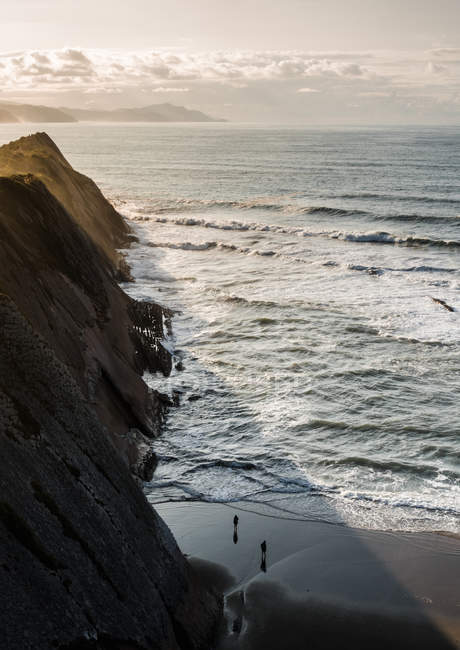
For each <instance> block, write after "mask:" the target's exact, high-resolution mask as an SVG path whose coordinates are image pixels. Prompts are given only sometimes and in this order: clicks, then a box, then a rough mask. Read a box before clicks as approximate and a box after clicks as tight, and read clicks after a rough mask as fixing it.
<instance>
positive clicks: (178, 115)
mask: <svg viewBox="0 0 460 650" xmlns="http://www.w3.org/2000/svg"><path fill="white" fill-rule="evenodd" d="M61 110H62V111H64V112H65V113H67V114H68V115H72V117H74V118H75V119H76V120H78V121H79V122H225V120H219V119H214V118H212V117H210V116H209V115H206V114H205V113H202V112H201V111H193V110H190V109H188V108H185V107H184V106H175V105H174V104H152V105H151V106H143V107H142V108H115V109H113V110H110V111H101V110H87V109H80V108H62V109H61Z"/></svg>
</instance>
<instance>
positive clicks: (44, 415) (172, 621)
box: [0, 134, 220, 650]
mask: <svg viewBox="0 0 460 650" xmlns="http://www.w3.org/2000/svg"><path fill="white" fill-rule="evenodd" d="M45 150H46V151H48V155H46V154H45ZM35 152H37V155H35ZM15 160H16V161H18V167H19V169H14V161H15ZM28 160H30V162H31V164H30V167H31V168H33V169H34V171H36V170H38V171H39V172H40V170H42V172H41V173H39V174H37V176H40V178H39V177H37V176H35V175H32V174H30V173H28V174H18V172H25V171H27V169H26V168H27V161H28ZM0 169H2V170H4V169H8V170H11V171H14V172H15V173H14V175H12V176H8V177H3V178H0V259H1V261H2V264H1V266H0V294H1V295H0V331H1V333H2V336H1V338H0V404H1V407H0V454H1V459H2V462H1V465H0V468H1V474H0V482H1V494H0V538H1V540H2V543H1V560H0V575H1V580H2V591H1V596H0V598H1V607H0V630H1V631H0V637H1V638H2V647H5V648H21V649H24V650H27V649H29V648H30V649H32V648H34V650H36V649H37V650H40V649H48V648H56V647H57V648H62V649H64V648H67V649H70V648H88V649H90V648H91V649H94V650H98V649H101V650H102V649H104V650H108V649H113V650H122V648H123V649H124V650H134V648H136V649H137V650H139V649H145V650H150V649H152V648H164V649H166V648H167V649H168V650H169V649H179V648H180V649H181V650H185V648H187V649H188V648H190V649H194V648H197V649H198V648H208V647H210V642H211V641H210V640H211V637H212V635H213V632H214V628H215V625H216V621H217V620H218V617H219V613H220V599H219V597H218V595H217V594H215V593H211V592H209V591H207V589H206V588H205V587H204V585H202V584H201V582H200V578H199V577H198V576H197V575H196V574H195V573H194V571H193V570H192V568H191V567H189V565H188V564H187V562H186V561H185V559H184V558H183V556H182V554H181V553H180V551H179V549H178V548H177V546H176V544H175V541H174V539H173V538H172V536H171V534H170V532H169V530H168V529H167V527H166V526H165V524H164V523H163V522H162V521H161V519H160V518H159V517H158V516H157V515H156V514H155V512H154V511H153V509H152V508H151V507H150V506H149V504H148V503H147V502H146V500H145V498H144V496H143V494H142V490H141V488H140V487H139V486H138V485H137V481H138V480H139V478H144V479H145V478H149V477H150V476H151V473H152V471H153V468H154V464H155V457H154V455H153V454H152V453H151V452H150V451H149V447H148V445H147V440H148V437H151V436H155V435H157V434H158V432H159V427H160V425H161V419H162V414H163V410H164V404H163V400H162V397H161V396H160V395H158V394H157V393H155V392H152V391H150V390H149V389H148V388H147V386H146V385H145V383H144V382H143V380H142V377H141V374H142V372H143V370H144V369H146V368H148V369H150V370H152V371H160V372H163V373H164V374H167V373H168V372H169V370H170V367H171V365H170V364H171V360H170V358H169V354H168V353H167V352H166V350H164V348H163V347H162V345H161V340H162V337H163V334H164V332H163V322H164V321H165V320H167V317H168V314H167V313H165V312H164V311H163V310H162V308H161V307H159V306H158V305H155V304H152V303H138V302H136V301H134V300H132V299H131V298H129V297H128V296H127V295H126V294H124V292H123V291H122V290H121V289H120V287H119V286H118V285H117V283H116V279H115V274H114V260H115V259H116V256H115V250H114V249H112V251H111V250H110V247H109V245H108V244H107V243H106V242H105V245H104V246H103V245H102V243H103V242H101V237H102V233H103V232H105V231H107V230H110V220H111V219H113V220H114V223H115V228H114V232H113V233H112V241H117V242H118V241H121V239H122V238H123V237H126V236H127V234H128V230H127V228H126V226H125V225H124V223H123V228H118V227H117V224H118V219H120V220H121V217H119V215H117V213H116V212H115V211H114V210H113V209H112V211H111V210H110V209H109V207H108V205H109V204H108V203H107V202H106V201H105V199H104V198H103V197H102V195H101V194H100V193H99V191H98V190H97V188H96V190H97V191H96V190H95V189H94V188H95V186H94V184H92V182H90V181H89V179H86V178H85V177H84V176H82V175H79V174H77V172H74V170H72V168H71V167H70V165H68V163H67V162H66V161H65V159H64V158H63V156H62V154H61V153H60V152H59V150H58V149H57V148H56V147H55V145H54V143H52V141H51V140H49V138H48V137H47V136H45V135H44V134H39V135H37V136H31V137H30V138H22V139H21V140H19V141H18V142H16V143H11V144H10V145H7V146H6V147H2V148H1V149H0ZM52 170H57V171H58V174H61V176H59V175H58V176H57V177H52V176H50V174H51V173H52ZM45 171H46V173H45ZM59 178H61V179H63V185H64V186H65V187H62V186H61V185H60V182H59ZM79 181H81V182H79ZM55 188H58V190H59V193H60V194H61V196H64V197H65V198H66V199H67V202H68V205H69V206H70V207H71V209H72V210H73V212H71V210H70V209H67V206H66V205H65V203H64V201H60V200H58V199H59V197H58V196H57V194H58V192H56V195H55V193H54V191H53V190H54V189H55ZM69 188H71V189H72V192H71V193H70V192H69ZM70 194H71V197H70V196H69V195H70ZM93 196H96V198H97V202H96V204H95V205H93V206H91V207H88V206H85V212H84V214H81V213H80V211H79V206H80V205H83V204H85V202H86V201H90V200H91V198H92V197H93ZM75 197H77V198H78V201H76V200H75ZM71 199H73V200H72V201H71ZM98 205H99V206H101V211H100V213H98V211H97V206H98ZM91 214H92V215H93V221H92V222H91V221H90V215H91ZM118 225H119V224H118ZM93 234H95V237H94V239H93ZM98 240H99V241H98ZM145 452H147V453H145Z"/></svg>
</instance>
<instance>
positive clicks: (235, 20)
mask: <svg viewBox="0 0 460 650" xmlns="http://www.w3.org/2000/svg"><path fill="white" fill-rule="evenodd" d="M1 8H2V21H1V24H0V100H5V101H19V102H24V103H34V104H38V103H41V104H47V105H50V106H70V107H79V108H85V107H87V108H105V109H107V108H118V107H125V106H145V105H148V104H154V103H162V102H171V103H175V104H180V105H185V106H187V107H189V108H194V109H198V110H202V111H204V112H206V113H209V114H211V115H213V116H215V117H220V118H226V119H229V120H232V121H244V122H279V123H282V122H288V123H306V124H379V123H383V124H385V123H401V124H405V123H414V124H417V123H426V124H429V123H441V124H443V123H446V124H460V28H459V25H460V0H283V1H282V2H280V1H279V0H161V1H160V0H130V2H126V0H123V2H121V1H118V0H110V1H109V0H78V1H75V0H74V1H70V0H14V1H13V0H1Z"/></svg>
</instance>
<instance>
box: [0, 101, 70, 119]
mask: <svg viewBox="0 0 460 650" xmlns="http://www.w3.org/2000/svg"><path fill="white" fill-rule="evenodd" d="M76 121H77V120H76V119H75V118H74V117H72V116H71V115H69V114H67V113H65V112H64V111H62V110H60V109H59V108H51V107H49V106H35V105H34V104H12V103H10V102H1V103H0V122H2V123H8V122H76Z"/></svg>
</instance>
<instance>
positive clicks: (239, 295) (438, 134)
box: [0, 124, 460, 532]
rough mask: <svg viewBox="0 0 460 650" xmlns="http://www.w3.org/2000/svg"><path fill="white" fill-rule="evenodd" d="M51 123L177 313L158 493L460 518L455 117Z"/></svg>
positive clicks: (287, 507) (387, 516)
mask: <svg viewBox="0 0 460 650" xmlns="http://www.w3.org/2000/svg"><path fill="white" fill-rule="evenodd" d="M21 129H22V130H21ZM47 130H48V131H49V133H50V135H51V136H52V137H54V138H55V140H56V141H57V143H58V144H59V146H60V147H61V148H62V150H63V151H64V153H65V154H66V155H67V156H68V158H69V159H70V160H71V162H72V163H73V164H74V165H75V167H76V168H77V169H79V170H81V171H84V172H85V173H87V174H89V175H90V176H92V177H93V178H94V179H95V180H96V181H97V182H98V183H99V185H100V186H101V188H102V189H103V190H104V192H105V193H106V194H107V195H108V196H109V197H110V198H111V199H112V200H113V201H114V202H115V203H116V205H117V207H118V209H119V210H120V211H121V212H122V213H123V214H124V215H125V216H126V217H127V218H128V219H130V220H131V223H132V225H133V228H134V229H135V230H136V232H137V235H138V237H139V243H138V244H136V245H134V246H133V248H132V249H131V250H130V252H129V261H130V263H131V265H132V267H133V271H134V274H135V276H136V280H137V281H136V284H135V285H130V286H127V287H126V289H127V290H128V291H129V292H130V293H131V294H132V295H133V296H135V297H137V298H140V299H148V298H153V299H155V300H156V301H159V302H161V303H162V304H164V305H166V306H168V307H171V308H173V309H174V310H175V312H176V313H175V317H174V320H173V325H174V334H173V338H172V339H171V340H170V341H167V342H165V345H168V346H171V347H172V348H173V349H174V350H175V355H176V363H178V364H179V367H181V365H183V368H184V369H183V370H176V371H174V373H173V375H172V377H171V378H169V379H167V380H166V379H164V378H162V377H148V379H149V381H150V382H151V384H152V386H155V387H158V388H159V389H160V390H162V391H163V392H172V391H179V393H180V396H181V404H182V406H181V408H178V409H173V410H171V412H170V415H169V418H168V422H167V426H166V430H165V432H164V434H163V436H162V437H161V438H160V439H158V440H157V441H155V443H154V447H155V450H156V451H157V453H158V454H159V456H160V460H161V462H160V466H159V469H158V470H157V473H156V475H155V479H154V481H153V482H152V483H151V484H150V485H148V486H147V491H148V494H149V498H150V499H151V501H152V502H158V501H164V500H169V499H190V498H191V499H203V500H211V501H231V500H241V499H243V500H247V501H248V502H251V503H252V504H253V506H252V507H254V508H258V509H261V508H264V509H267V508H269V509H271V510H272V511H273V512H278V513H282V514H283V516H290V517H291V516H294V517H305V518H310V519H313V518H317V519H324V520H329V521H337V522H346V523H348V524H351V525H355V526H360V527H369V528H387V529H389V528H396V529H406V530H450V531H457V532H458V531H460V499H459V494H460V437H459V433H458V426H459V415H460V407H459V399H458V396H459V388H460V357H459V343H460V329H459V311H458V310H460V265H459V261H460V131H458V130H455V129H452V128H449V129H447V128H445V129H443V128H437V129H430V128H417V129H415V128H412V129H402V128H401V129H394V130H391V131H390V130H387V129H374V130H371V129H366V130H359V129H338V128H337V129H324V130H321V129H315V130H313V129H305V128H279V127H259V128H256V127H251V126H244V125H240V126H238V125H231V124H215V125H213V124H211V125H204V126H195V125H161V126H160V125H144V126H143V125H131V126H123V125H119V126H114V125H110V126H102V127H101V126H97V127H96V126H91V125H77V126H75V125H60V126H53V127H50V128H49V129H47ZM23 133H24V127H23V126H22V127H21V126H19V125H15V126H14V127H13V126H9V127H1V129H0V135H1V138H2V140H3V141H7V140H9V139H12V138H13V137H16V135H18V134H23ZM433 298H435V299H438V300H443V301H445V303H446V304H447V305H449V306H451V307H452V308H453V309H454V311H449V310H448V309H446V308H445V307H444V306H443V305H442V304H439V303H436V302H434V300H433ZM254 504H256V505H254Z"/></svg>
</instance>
